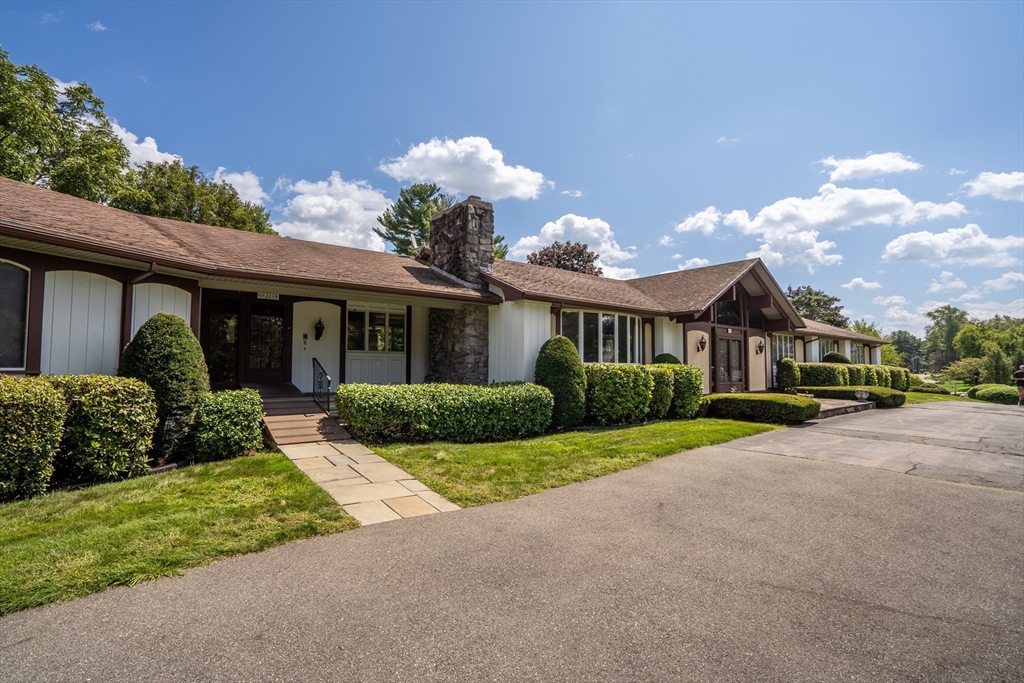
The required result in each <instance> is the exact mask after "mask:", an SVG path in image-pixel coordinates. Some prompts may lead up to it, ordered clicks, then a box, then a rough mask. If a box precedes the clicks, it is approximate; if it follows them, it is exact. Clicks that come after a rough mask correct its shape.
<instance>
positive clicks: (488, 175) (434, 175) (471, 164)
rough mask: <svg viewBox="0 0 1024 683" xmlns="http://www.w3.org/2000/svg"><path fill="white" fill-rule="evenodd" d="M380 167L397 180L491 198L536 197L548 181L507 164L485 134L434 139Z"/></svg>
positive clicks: (415, 146) (416, 146)
mask: <svg viewBox="0 0 1024 683" xmlns="http://www.w3.org/2000/svg"><path fill="white" fill-rule="evenodd" d="M380 170H381V171H383V172H384V173H387V174H388V175H389V176H391V177H392V178H395V179H396V180H403V181H404V180H411V181H414V182H426V183H437V184H438V185H440V186H441V187H443V188H445V189H446V190H448V191H449V192H456V193H464V194H475V195H479V196H480V197H483V198H484V199H489V200H498V199H506V198H508V197H513V198H515V199H536V198H537V197H538V196H539V195H540V192H541V189H542V188H543V186H544V184H545V183H544V175H543V174H541V173H538V172H537V171H531V170H530V169H528V168H526V167H525V166H508V165H506V164H505V160H504V157H503V155H502V153H501V152H500V151H498V150H496V149H494V147H492V146H491V142H490V141H489V140H488V139H487V138H483V137H465V138H460V139H458V140H449V139H448V138H445V139H444V140H440V139H438V138H434V139H433V140H431V141H430V142H422V143H420V144H418V145H413V146H412V147H410V148H409V151H408V152H406V153H405V154H404V155H403V156H400V157H398V158H395V159H391V160H389V161H387V162H381V164H380Z"/></svg>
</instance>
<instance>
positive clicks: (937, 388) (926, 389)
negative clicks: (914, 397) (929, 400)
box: [909, 382, 949, 396]
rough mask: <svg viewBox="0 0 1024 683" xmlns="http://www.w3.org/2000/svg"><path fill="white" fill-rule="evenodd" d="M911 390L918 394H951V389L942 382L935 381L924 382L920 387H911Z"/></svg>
mask: <svg viewBox="0 0 1024 683" xmlns="http://www.w3.org/2000/svg"><path fill="white" fill-rule="evenodd" d="M909 391H913V392H915V393H918V394H942V395H944V396H949V389H947V388H946V387H944V386H942V385H940V384H936V383H935V382H924V383H922V384H921V386H919V387H911V388H910V389H909Z"/></svg>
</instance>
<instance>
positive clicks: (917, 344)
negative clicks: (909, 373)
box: [886, 330, 924, 368]
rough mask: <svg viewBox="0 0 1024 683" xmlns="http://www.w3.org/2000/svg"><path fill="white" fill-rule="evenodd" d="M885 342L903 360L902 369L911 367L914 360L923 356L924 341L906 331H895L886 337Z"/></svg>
mask: <svg viewBox="0 0 1024 683" xmlns="http://www.w3.org/2000/svg"><path fill="white" fill-rule="evenodd" d="M886 340H887V341H888V342H889V343H890V344H891V345H892V347H893V349H895V350H896V352H897V353H899V354H900V356H901V357H902V358H903V361H904V363H906V365H905V366H904V367H908V368H909V367H912V366H913V363H914V359H915V358H920V357H921V356H923V355H924V340H923V339H920V338H918V337H916V336H914V335H913V334H911V333H910V332H907V331H906V330H896V331H895V332H892V333H891V334H889V335H888V336H886Z"/></svg>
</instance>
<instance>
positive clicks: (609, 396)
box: [584, 363, 654, 425]
mask: <svg viewBox="0 0 1024 683" xmlns="http://www.w3.org/2000/svg"><path fill="white" fill-rule="evenodd" d="M584 370H586V373H587V419H588V421H590V422H593V423H594V424H599V425H616V424H634V423H636V422H642V421H643V420H644V418H645V417H647V411H648V410H649V409H650V407H651V394H652V393H653V391H654V378H653V377H652V376H651V373H650V372H648V371H647V368H645V367H643V366H641V365H627V364H622V363H588V364H587V365H585V366H584Z"/></svg>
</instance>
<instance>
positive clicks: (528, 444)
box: [374, 419, 775, 507]
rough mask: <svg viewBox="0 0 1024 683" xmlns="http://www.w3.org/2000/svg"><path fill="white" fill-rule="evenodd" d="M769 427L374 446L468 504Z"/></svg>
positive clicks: (679, 425) (669, 427) (666, 428)
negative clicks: (485, 442) (477, 442)
mask: <svg viewBox="0 0 1024 683" xmlns="http://www.w3.org/2000/svg"><path fill="white" fill-rule="evenodd" d="M772 429H775V427H773V426H771V425H765V424H757V423H751V422H737V421H734V420H713V419H699V420H671V421H665V422H659V423H656V424H651V425H645V426H642V427H629V428H622V429H602V430H586V431H577V432H568V433H564V434H549V435H547V436H539V437H536V438H533V439H524V440H522V441H505V442H501V443H488V444H451V443H430V444H416V445H393V446H382V447H377V448H375V449H374V450H376V451H377V452H378V453H379V454H380V455H382V456H383V457H384V458H386V459H387V460H389V461H391V462H393V463H394V464H396V465H398V466H399V467H401V468H403V469H404V470H405V471H406V472H409V473H410V474H412V475H413V476H414V477H416V478H417V479H419V480H420V481H422V482H423V483H424V484H426V485H427V486H429V487H430V488H431V489H433V490H434V491H437V492H438V493H440V494H441V495H442V496H444V497H445V498H447V499H448V500H450V501H452V502H453V503H457V504H458V505H461V506H463V507H469V506H473V505H484V504H486V503H494V502H498V501H502V500H510V499H512V498H519V497H521V496H527V495H530V494H532V493H538V492H540V491H543V490H544V489H549V488H554V487H557V486H565V485H566V484H572V483H574V482H578V481H584V480H586V479H592V478H594V477H600V476H601V475H604V474H610V473H612V472H618V471H619V470H624V469H628V468H630V467H636V466H637V465H640V464H642V463H645V462H650V461H652V460H655V459H657V458H659V457H661V456H664V455H671V454H673V453H679V452H680V451H686V450H689V449H691V448H697V447H699V446H710V445H713V444H718V443H723V442H725V441H731V440H733V439H738V438H740V437H743V436H750V435H752V434H760V433H761V432H766V431H769V430H772Z"/></svg>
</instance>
